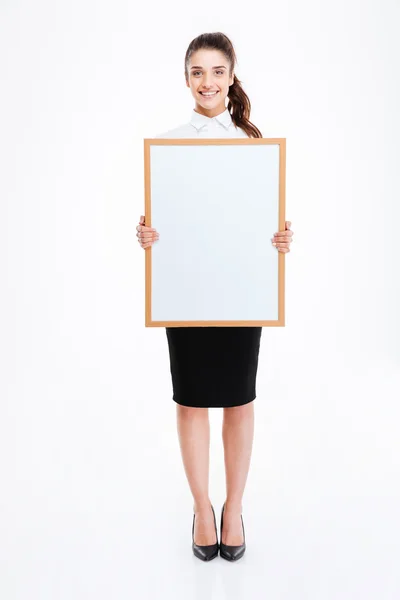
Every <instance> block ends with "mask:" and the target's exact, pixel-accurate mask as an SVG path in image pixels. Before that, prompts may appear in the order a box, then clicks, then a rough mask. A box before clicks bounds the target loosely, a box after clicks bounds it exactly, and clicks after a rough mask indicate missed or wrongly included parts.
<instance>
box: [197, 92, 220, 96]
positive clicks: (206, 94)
mask: <svg viewBox="0 0 400 600" xmlns="http://www.w3.org/2000/svg"><path fill="white" fill-rule="evenodd" d="M216 93H217V92H200V94H202V96H215V94H216Z"/></svg>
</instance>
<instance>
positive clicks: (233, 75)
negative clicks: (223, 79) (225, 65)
mask: <svg viewBox="0 0 400 600" xmlns="http://www.w3.org/2000/svg"><path fill="white" fill-rule="evenodd" d="M234 77H235V74H234V73H232V75H231V77H230V78H229V87H231V85H233V80H234Z"/></svg>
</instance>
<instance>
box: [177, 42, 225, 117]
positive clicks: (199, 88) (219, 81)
mask: <svg viewBox="0 0 400 600" xmlns="http://www.w3.org/2000/svg"><path fill="white" fill-rule="evenodd" d="M188 77H189V79H187V80H186V85H187V87H189V88H190V90H191V92H192V96H193V98H194V99H195V101H196V106H195V110H196V111H197V112H199V113H200V114H203V115H206V116H207V117H215V116H217V115H219V114H220V113H221V112H223V111H224V110H225V108H226V106H225V98H226V97H227V95H228V92H229V86H231V85H232V83H233V73H232V76H231V77H230V76H229V62H228V60H227V59H226V58H225V56H224V55H223V54H222V52H220V51H219V50H198V51H197V52H195V53H194V54H192V56H191V58H190V61H189V66H188ZM207 92H209V93H211V95H207V94H206V93H207Z"/></svg>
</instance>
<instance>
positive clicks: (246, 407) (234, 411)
mask: <svg viewBox="0 0 400 600" xmlns="http://www.w3.org/2000/svg"><path fill="white" fill-rule="evenodd" d="M253 411H254V401H253V402H247V404H242V405H241V406H226V407H225V408H224V418H226V419H232V420H233V419H238V420H241V419H245V418H246V417H249V416H251V415H252V414H253Z"/></svg>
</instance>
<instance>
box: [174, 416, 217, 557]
mask: <svg viewBox="0 0 400 600" xmlns="http://www.w3.org/2000/svg"><path fill="white" fill-rule="evenodd" d="M176 406H177V413H176V415H177V428H178V436H179V444H180V449H181V454H182V459H183V465H184V468H185V473H186V477H187V480H188V482H189V486H190V490H191V492H192V495H193V501H194V505H193V511H194V513H195V515H196V517H195V523H194V541H195V543H196V544H199V545H200V546H208V545H210V544H215V543H216V541H217V538H216V534H215V526H214V515H213V512H212V509H211V501H210V498H209V491H208V481H209V460H210V459H209V457H210V422H209V418H208V409H207V408H194V407H190V406H182V405H181V404H177V405H176Z"/></svg>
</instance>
